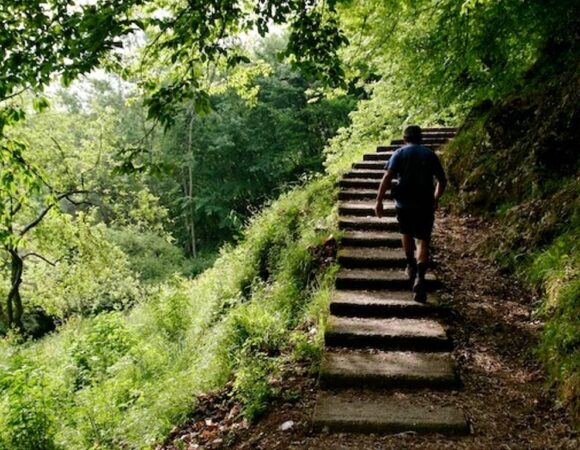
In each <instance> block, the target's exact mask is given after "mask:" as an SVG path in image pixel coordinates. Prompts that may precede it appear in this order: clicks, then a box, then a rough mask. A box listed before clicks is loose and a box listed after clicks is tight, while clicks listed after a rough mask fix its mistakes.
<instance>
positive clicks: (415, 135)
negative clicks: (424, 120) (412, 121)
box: [403, 125, 423, 144]
mask: <svg viewBox="0 0 580 450" xmlns="http://www.w3.org/2000/svg"><path fill="white" fill-rule="evenodd" d="M422 137H423V136H422V133H421V127H420V126H419V125H409V126H408V127H407V128H405V131H404V133H403V139H405V141H407V142H411V143H413V144H420V143H421V139H422Z"/></svg>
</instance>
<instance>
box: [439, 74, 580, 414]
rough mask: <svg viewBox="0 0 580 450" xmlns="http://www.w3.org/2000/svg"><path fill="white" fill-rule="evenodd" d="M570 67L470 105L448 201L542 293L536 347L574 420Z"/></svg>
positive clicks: (578, 368)
mask: <svg viewBox="0 0 580 450" xmlns="http://www.w3.org/2000/svg"><path fill="white" fill-rule="evenodd" d="M578 82H580V79H579V78H578V76H577V73H576V72H575V71H574V70H570V71H569V72H564V73H562V74H561V75H560V76H558V77H552V78H550V79H549V80H548V81H545V80H543V79H542V80H540V81H537V82H536V83H535V84H534V83H532V82H530V83H529V86H528V88H527V90H526V92H525V93H523V94H517V95H514V96H512V97H509V98H507V99H505V100H504V101H502V102H499V103H496V104H491V103H489V102H488V103H484V104H482V105H480V107H479V108H475V109H474V110H473V112H472V114H471V116H470V117H469V118H468V119H467V121H466V124H465V126H464V127H463V128H462V129H461V130H460V133H459V135H458V136H457V137H456V138H455V139H454V140H453V142H452V143H451V144H450V145H449V146H448V148H447V150H446V153H445V160H446V165H447V167H448V174H449V179H450V186H451V193H450V194H451V195H449V196H448V199H447V201H448V204H449V205H450V206H451V207H452V208H454V209H456V210H457V211H459V212H465V211H469V212H476V213H479V214H483V215H486V216H487V217H488V218H489V219H490V220H492V221H493V222H494V224H495V230H494V231H495V232H494V233H492V234H490V236H489V239H488V240H487V242H486V243H485V244H484V245H483V247H484V248H483V249H484V250H485V251H486V252H487V253H488V254H489V255H491V256H493V257H494V258H495V259H496V260H497V261H498V262H499V263H500V264H501V265H502V266H503V267H504V268H507V269H509V270H511V271H512V272H514V273H515V274H516V275H517V276H519V277H520V278H521V279H522V280H524V281H525V282H527V284H528V286H530V288H532V289H535V290H537V291H538V292H539V294H540V295H541V298H542V303H541V305H540V306H539V307H538V310H537V315H538V316H539V317H541V318H542V319H543V320H544V321H545V327H544V331H543V335H542V339H541V344H540V346H539V348H538V349H537V354H538V356H539V358H540V359H541V360H542V361H543V363H544V364H545V367H546V370H547V372H548V375H549V381H550V383H551V384H553V385H555V386H556V387H557V389H558V392H559V394H560V399H561V400H562V402H564V403H565V404H567V405H569V406H570V408H571V410H572V413H573V416H574V417H575V418H576V420H580V333H579V330H580V302H579V299H580V251H579V248H578V245H579V244H578V236H580V198H579V197H578V192H580V178H579V176H578V174H579V173H580V172H579V170H580V165H579V164H580V160H579V158H578V154H577V152H576V150H575V148H576V147H577V142H578V139H579V138H580V136H579V135H578V127H577V126H576V124H577V119H578V117H579V116H578V114H579V111H578V108H577V105H578V100H579V97H578V90H577V85H578Z"/></svg>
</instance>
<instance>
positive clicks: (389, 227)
mask: <svg viewBox="0 0 580 450" xmlns="http://www.w3.org/2000/svg"><path fill="white" fill-rule="evenodd" d="M338 227H339V228H340V229H341V230H375V231H397V230H398V229H399V222H397V219H395V218H394V217H381V218H380V219H379V218H378V217H359V216H339V217H338Z"/></svg>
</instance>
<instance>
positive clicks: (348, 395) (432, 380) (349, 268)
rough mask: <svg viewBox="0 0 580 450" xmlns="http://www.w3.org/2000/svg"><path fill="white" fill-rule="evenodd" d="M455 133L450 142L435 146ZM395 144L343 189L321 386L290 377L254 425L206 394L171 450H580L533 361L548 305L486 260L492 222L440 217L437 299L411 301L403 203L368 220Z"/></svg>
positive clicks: (221, 397) (293, 370)
mask: <svg viewBox="0 0 580 450" xmlns="http://www.w3.org/2000/svg"><path fill="white" fill-rule="evenodd" d="M433 134H435V133H433ZM452 135H453V130H444V131H439V136H438V140H436V142H429V145H432V146H433V145H434V144H436V145H439V144H442V143H444V142H445V139H446V138H448V137H451V136H452ZM429 138H432V137H429ZM395 144H396V145H395V146H385V147H379V148H378V152H377V153H376V154H371V155H366V156H365V160H364V161H363V162H361V163H357V164H355V165H354V168H353V172H355V174H352V172H351V173H349V174H347V175H346V176H345V177H344V179H343V180H342V181H341V193H340V197H341V198H340V205H339V215H340V224H341V228H342V229H343V230H345V231H344V236H343V238H342V240H341V244H340V245H341V247H340V249H339V252H338V261H339V263H340V264H341V267H342V269H341V272H340V273H339V274H338V277H337V289H336V291H335V295H334V297H333V299H332V303H331V316H330V320H329V326H328V329H327V334H326V336H325V338H326V349H325V353H324V356H323V360H322V364H321V370H320V377H319V379H318V380H317V379H316V378H315V376H313V375H312V374H311V372H310V371H309V370H308V369H309V368H308V367H305V366H300V365H292V366H289V367H288V368H287V369H286V370H285V373H284V376H283V378H282V379H281V380H280V388H281V392H282V393H283V395H281V397H280V398H279V399H277V400H275V401H274V402H273V404H272V405H271V407H270V408H269V410H268V412H267V413H266V414H265V416H264V417H263V418H262V419H261V420H260V421H259V422H258V423H257V424H255V425H251V426H249V425H248V424H247V423H245V422H244V421H243V420H241V419H240V418H239V415H238V414H237V413H238V412H239V405H237V404H236V403H235V402H234V401H233V400H232V399H231V397H230V396H229V388H226V389H224V390H223V391H222V392H220V393H216V394H213V395H210V396H208V397H205V398H203V399H201V402H200V407H199V408H198V411H197V413H196V416H195V417H194V418H192V420H191V421H190V422H189V423H187V424H185V425H184V426H183V427H179V428H176V429H175V430H174V432H173V433H172V435H171V436H170V439H169V440H168V442H167V443H166V444H165V445H164V446H163V447H164V448H168V449H174V448H191V449H196V448H198V449H201V448H205V449H210V448H237V449H287V448H288V449H289V448H304V449H306V448H308V449H401V448H404V449H444V448H453V449H490V450H491V449H506V450H507V449H512V450H513V449H522V450H524V449H526V450H527V449H576V448H578V447H579V446H580V441H579V439H578V435H577V433H576V432H575V431H574V430H573V427H572V425H571V419H570V417H569V416H568V415H567V412H566V410H565V409H564V408H562V407H560V406H559V405H558V403H557V402H556V400H555V395H554V394H553V392H551V391H550V390H548V389H546V384H545V383H546V381H545V378H544V374H543V371H542V369H541V367H540V366H539V365H538V364H537V362H536V361H535V358H534V355H533V349H534V348H535V346H536V345H537V339H538V335H539V333H540V331H541V327H542V323H541V322H540V321H539V320H537V319H535V318H534V317H533V316H532V311H533V310H534V308H535V306H537V305H536V302H537V299H536V298H534V297H533V296H532V295H531V294H530V293H529V292H527V291H525V290H524V289H523V288H522V287H521V286H519V285H518V283H517V282H515V281H514V280H513V279H512V278H510V277H509V276H508V275H506V274H503V273H501V271H500V270H499V269H498V267H497V266H495V265H494V263H493V262H491V261H489V260H487V259H485V258H483V257H481V256H479V255H478V248H479V246H480V244H481V242H482V241H483V240H484V239H485V238H486V237H487V236H488V234H489V233H493V228H492V227H490V225H489V224H487V223H485V222H483V221H481V220H480V219H474V218H470V217H456V216H454V215H451V214H449V213H447V212H446V211H441V212H439V213H438V216H437V221H436V226H435V232H434V245H433V246H434V254H433V266H434V270H433V272H434V274H435V276H432V278H431V283H432V288H433V289H437V292H433V293H432V294H431V295H430V297H429V302H428V303H427V304H426V305H421V304H418V303H416V302H414V301H413V300H412V298H411V295H410V293H409V291H408V287H409V286H408V282H406V281H405V279H404V277H403V276H402V268H403V267H404V260H403V258H402V255H401V254H402V250H401V249H400V244H399V241H398V236H397V235H396V234H395V232H394V231H395V230H396V223H394V220H393V218H392V214H393V205H392V204H391V203H390V202H388V201H386V202H385V210H386V211H390V215H391V217H387V218H385V219H383V220H382V221H381V220H377V219H375V218H373V217H371V216H370V214H371V212H370V210H369V208H372V199H373V198H374V195H376V188H377V187H378V182H379V178H378V175H376V174H375V171H379V170H380V168H381V167H382V166H383V164H384V161H385V160H386V158H388V155H389V154H390V153H391V152H392V151H393V150H394V149H395V148H396V147H397V146H398V145H399V143H398V142H397V143H395ZM377 155H379V157H380V158H379V157H377ZM365 171H368V173H365ZM371 193H372V194H371ZM387 215H389V214H387ZM363 387H364V388H363ZM289 421H292V424H291V426H290V427H289V428H288V429H287V430H282V429H281V428H280V427H281V425H282V424H283V423H285V422H289ZM373 433H374V434H373Z"/></svg>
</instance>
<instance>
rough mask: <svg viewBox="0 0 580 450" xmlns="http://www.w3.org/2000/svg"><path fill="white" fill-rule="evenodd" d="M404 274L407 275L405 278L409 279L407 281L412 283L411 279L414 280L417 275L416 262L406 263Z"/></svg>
mask: <svg viewBox="0 0 580 450" xmlns="http://www.w3.org/2000/svg"><path fill="white" fill-rule="evenodd" d="M405 274H406V275H407V278H408V279H409V281H410V282H411V283H412V282H413V280H415V277H416V276H417V265H416V264H407V268H406V269H405Z"/></svg>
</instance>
